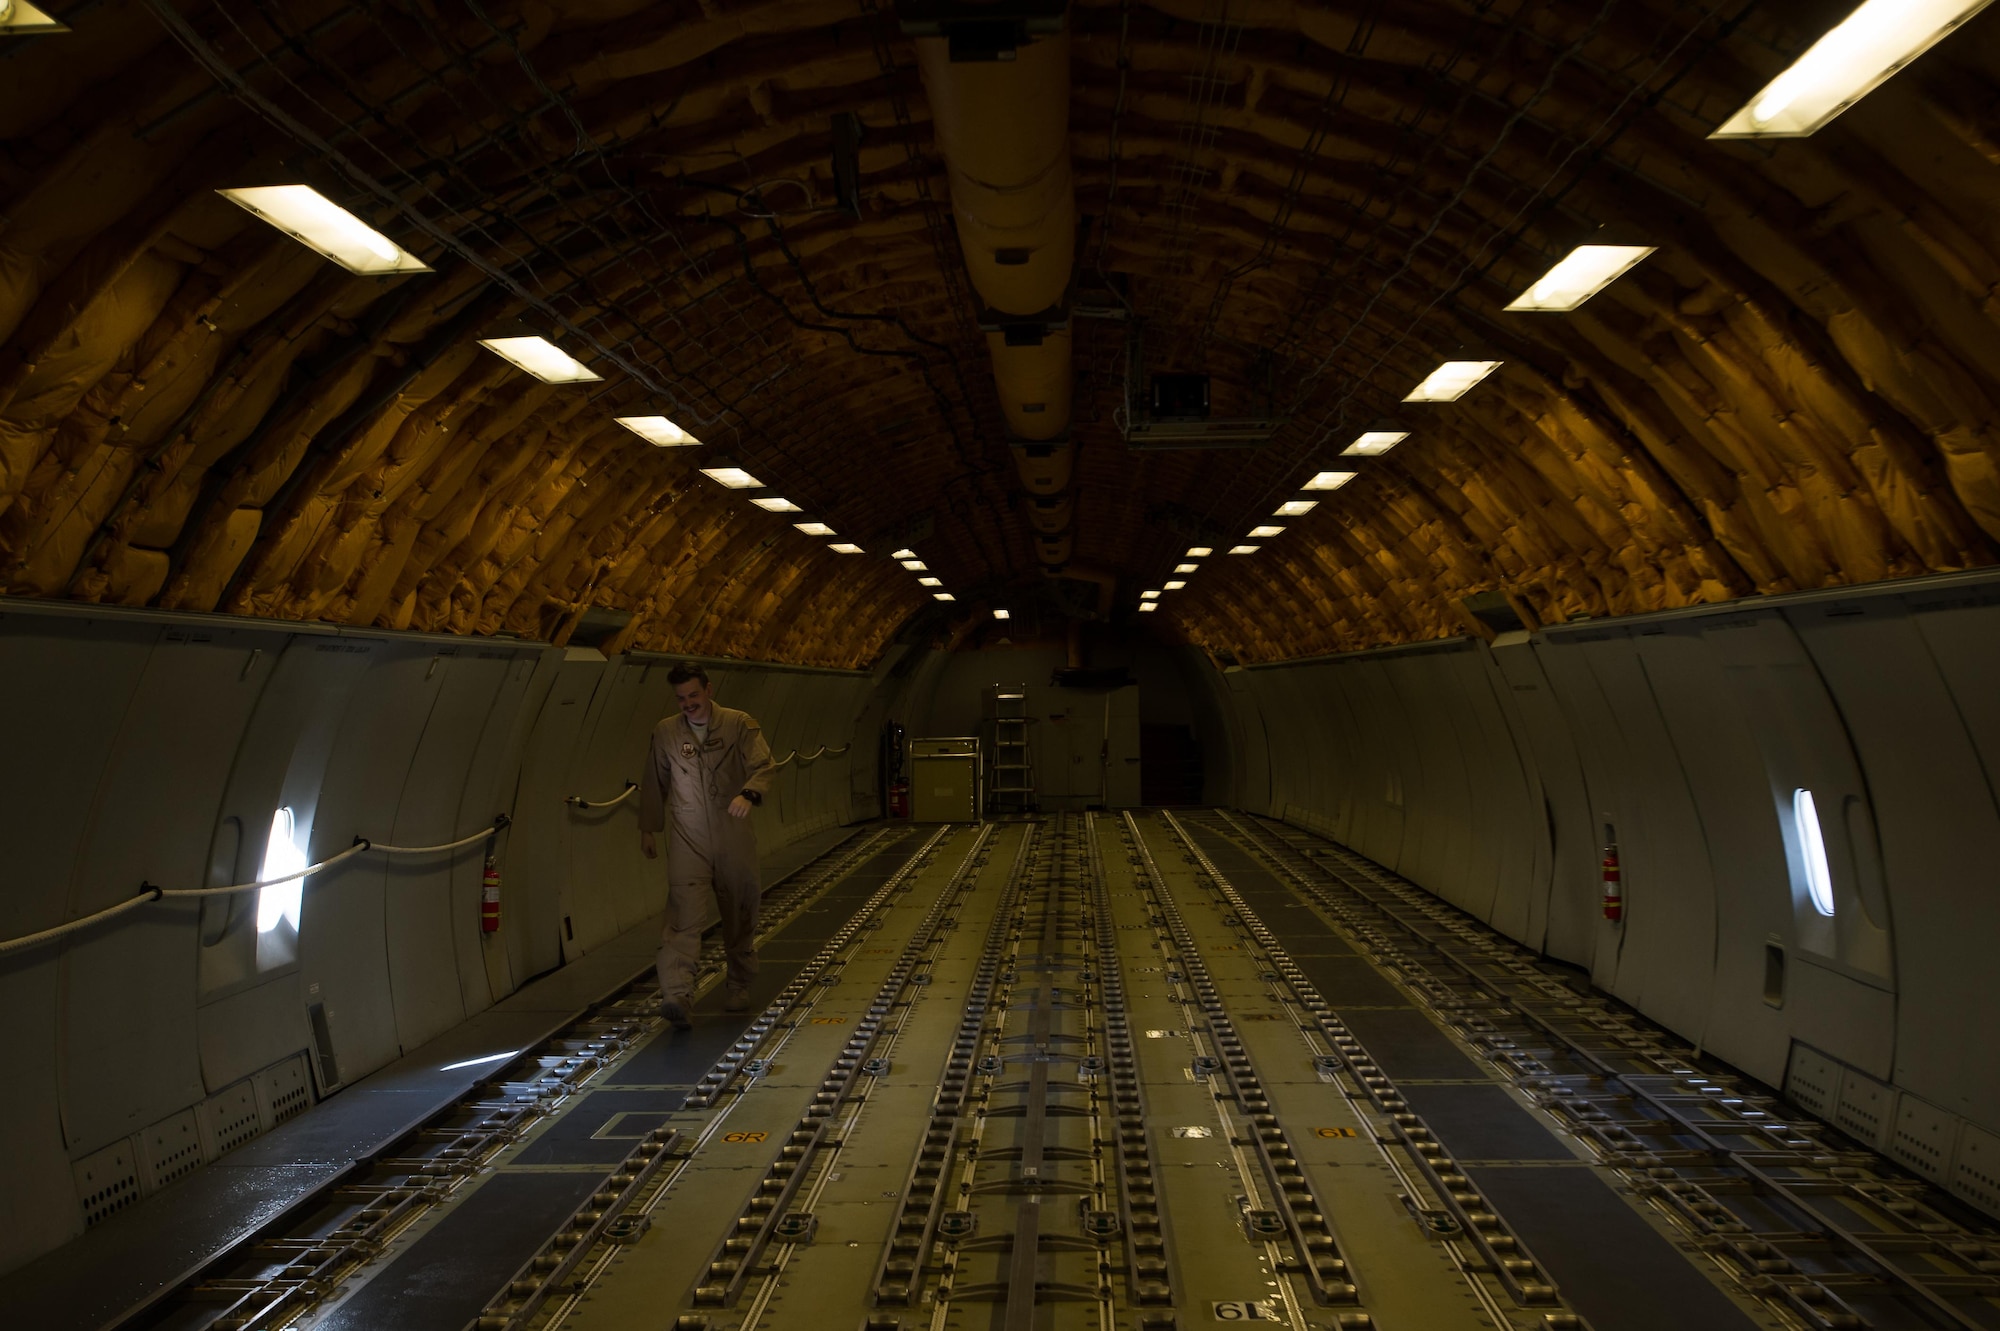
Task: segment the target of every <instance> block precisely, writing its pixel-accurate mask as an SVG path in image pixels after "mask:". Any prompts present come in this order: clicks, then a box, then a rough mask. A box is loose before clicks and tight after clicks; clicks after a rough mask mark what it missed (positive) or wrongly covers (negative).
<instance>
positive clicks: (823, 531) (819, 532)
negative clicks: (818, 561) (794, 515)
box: [792, 522, 833, 536]
mask: <svg viewBox="0 0 2000 1331" xmlns="http://www.w3.org/2000/svg"><path fill="white" fill-rule="evenodd" d="M792 525H793V526H794V527H797V528H798V529H799V530H800V531H802V532H804V533H805V534H806V535H808V536H831V535H833V528H831V527H829V526H827V525H826V524H825V523H824V522H794V523H793V524H792Z"/></svg>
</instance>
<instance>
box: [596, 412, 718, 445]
mask: <svg viewBox="0 0 2000 1331" xmlns="http://www.w3.org/2000/svg"><path fill="white" fill-rule="evenodd" d="M613 419H615V420H616V421H617V422H618V423H619V424H620V425H622V426H624V427H625V428H626V429H628V430H630V431H631V432H632V433H633V434H636V435H638V436H639V437H640V438H641V439H644V440H645V441H646V442H647V443H649V444H655V445H657V446H659V447H661V448H687V447H689V446H690V445H693V444H698V443H700V442H701V440H699V439H697V438H695V437H694V436H693V435H691V434H689V433H688V432H687V431H686V430H683V429H682V428H681V427H680V426H678V425H676V424H674V423H673V422H672V421H670V420H668V419H667V418H666V417H665V416H618V417H614V418H613Z"/></svg>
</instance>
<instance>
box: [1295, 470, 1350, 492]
mask: <svg viewBox="0 0 2000 1331" xmlns="http://www.w3.org/2000/svg"><path fill="white" fill-rule="evenodd" d="M1359 474H1360V473H1358V472H1352V471H1323V472H1321V473H1319V475H1317V476H1315V477H1313V478H1312V479H1311V480H1309V481H1307V482H1306V483H1305V485H1304V486H1302V487H1301V488H1302V489H1306V490H1338V489H1339V488H1340V487H1341V486H1343V485H1345V484H1347V483H1348V482H1349V481H1351V480H1353V479H1354V478H1355V477H1356V476H1357V475H1359Z"/></svg>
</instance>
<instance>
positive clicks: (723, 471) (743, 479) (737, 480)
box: [700, 467, 764, 490]
mask: <svg viewBox="0 0 2000 1331" xmlns="http://www.w3.org/2000/svg"><path fill="white" fill-rule="evenodd" d="M700 470H701V474H702V475H704V476H706V477H708V479H710V480H711V481H714V482H715V483H716V484H717V485H723V486H727V487H728V488H730V489H731V490H761V489H763V488H764V482H762V481H760V480H758V479H757V478H756V477H755V476H752V475H751V474H750V473H749V472H747V471H745V470H743V468H741V467H703V468H701V469H700Z"/></svg>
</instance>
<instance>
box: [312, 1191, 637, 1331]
mask: <svg viewBox="0 0 2000 1331" xmlns="http://www.w3.org/2000/svg"><path fill="white" fill-rule="evenodd" d="M603 1181H604V1176H603V1175H602V1174H600V1173H598V1172H597V1171H595V1170H588V1171H582V1170H580V1171H576V1172H573V1173H562V1174H555V1173H539V1174H526V1173H522V1174H496V1175H494V1176H493V1177H492V1178H490V1179H488V1180H487V1181H486V1182H485V1183H484V1184H483V1185H481V1187H480V1189H479V1191H477V1192H475V1193H473V1194H472V1196H470V1197H468V1198H466V1199H465V1200H464V1201H463V1202H461V1203H460V1204H459V1205H458V1206H456V1207H454V1208H453V1209H452V1211H451V1213H450V1214H449V1215H447V1216H445V1218H444V1219H442V1220H440V1221H439V1222H438V1223H437V1226H436V1227H435V1228H434V1229H432V1230H431V1231H430V1232H429V1233H427V1234H425V1235H424V1236H423V1237H422V1238H420V1239H418V1240H417V1241H416V1242H415V1243H412V1244H411V1245H410V1246H409V1247H408V1248H407V1249H405V1250H404V1251H403V1254H402V1255H401V1256H400V1257H398V1258H397V1259H396V1260H395V1261H394V1262H392V1263H390V1264H389V1266H388V1267H387V1268H385V1269H384V1270H383V1271H381V1272H380V1273H379V1274H378V1275H376V1277H375V1278H374V1279H373V1280H371V1281H369V1282H368V1283H367V1284H366V1285H364V1286H362V1287H361V1288H360V1289H359V1290H357V1291H356V1292H355V1294H354V1297H352V1298H350V1299H348V1300H347V1301H346V1302H345V1303H343V1304H341V1305H340V1306H339V1307H338V1308H335V1309H334V1310H333V1311H332V1312H331V1313H329V1314H328V1315H327V1317H326V1318H325V1319H324V1320H323V1321H320V1322H319V1323H318V1324H317V1326H318V1327H319V1329H320V1331H381V1329H382V1328H384V1327H397V1328H418V1327H438V1328H446V1327H449V1328H451V1331H462V1328H463V1327H464V1326H465V1324H466V1323H467V1322H468V1321H470V1320H471V1319H472V1318H473V1317H476V1316H477V1315H478V1313H479V1310H480V1308H481V1307H483V1306H484V1305H485V1303H486V1300H487V1299H489V1298H491V1297H492V1296H493V1291H494V1290H495V1289H497V1288H499V1286H500V1285H501V1284H502V1283H504V1282H505V1281H506V1279H507V1278H508V1277H509V1276H511V1275H512V1274H513V1273H514V1272H515V1271H517V1270H519V1269H520V1267H521V1264H522V1263H524V1262H526V1261H527V1260H528V1259H529V1258H530V1257H533V1256H534V1255H535V1250H536V1249H537V1248H539V1247H541V1246H542V1240H544V1239H546V1238H547V1237H548V1236H549V1231H550V1230H552V1229H553V1228H555V1226H557V1225H559V1224H561V1223H562V1222H563V1220H564V1219H565V1218H566V1217H567V1216H569V1214H570V1213H571V1212H573V1211H574V1210H576V1208H577V1207H578V1206H579V1205H581V1204H582V1202H583V1199H584V1198H586V1197H588V1196H590V1194H591V1193H593V1192H595V1191H596V1190H597V1188H598V1185H599V1184H601V1183H602V1182H603Z"/></svg>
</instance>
